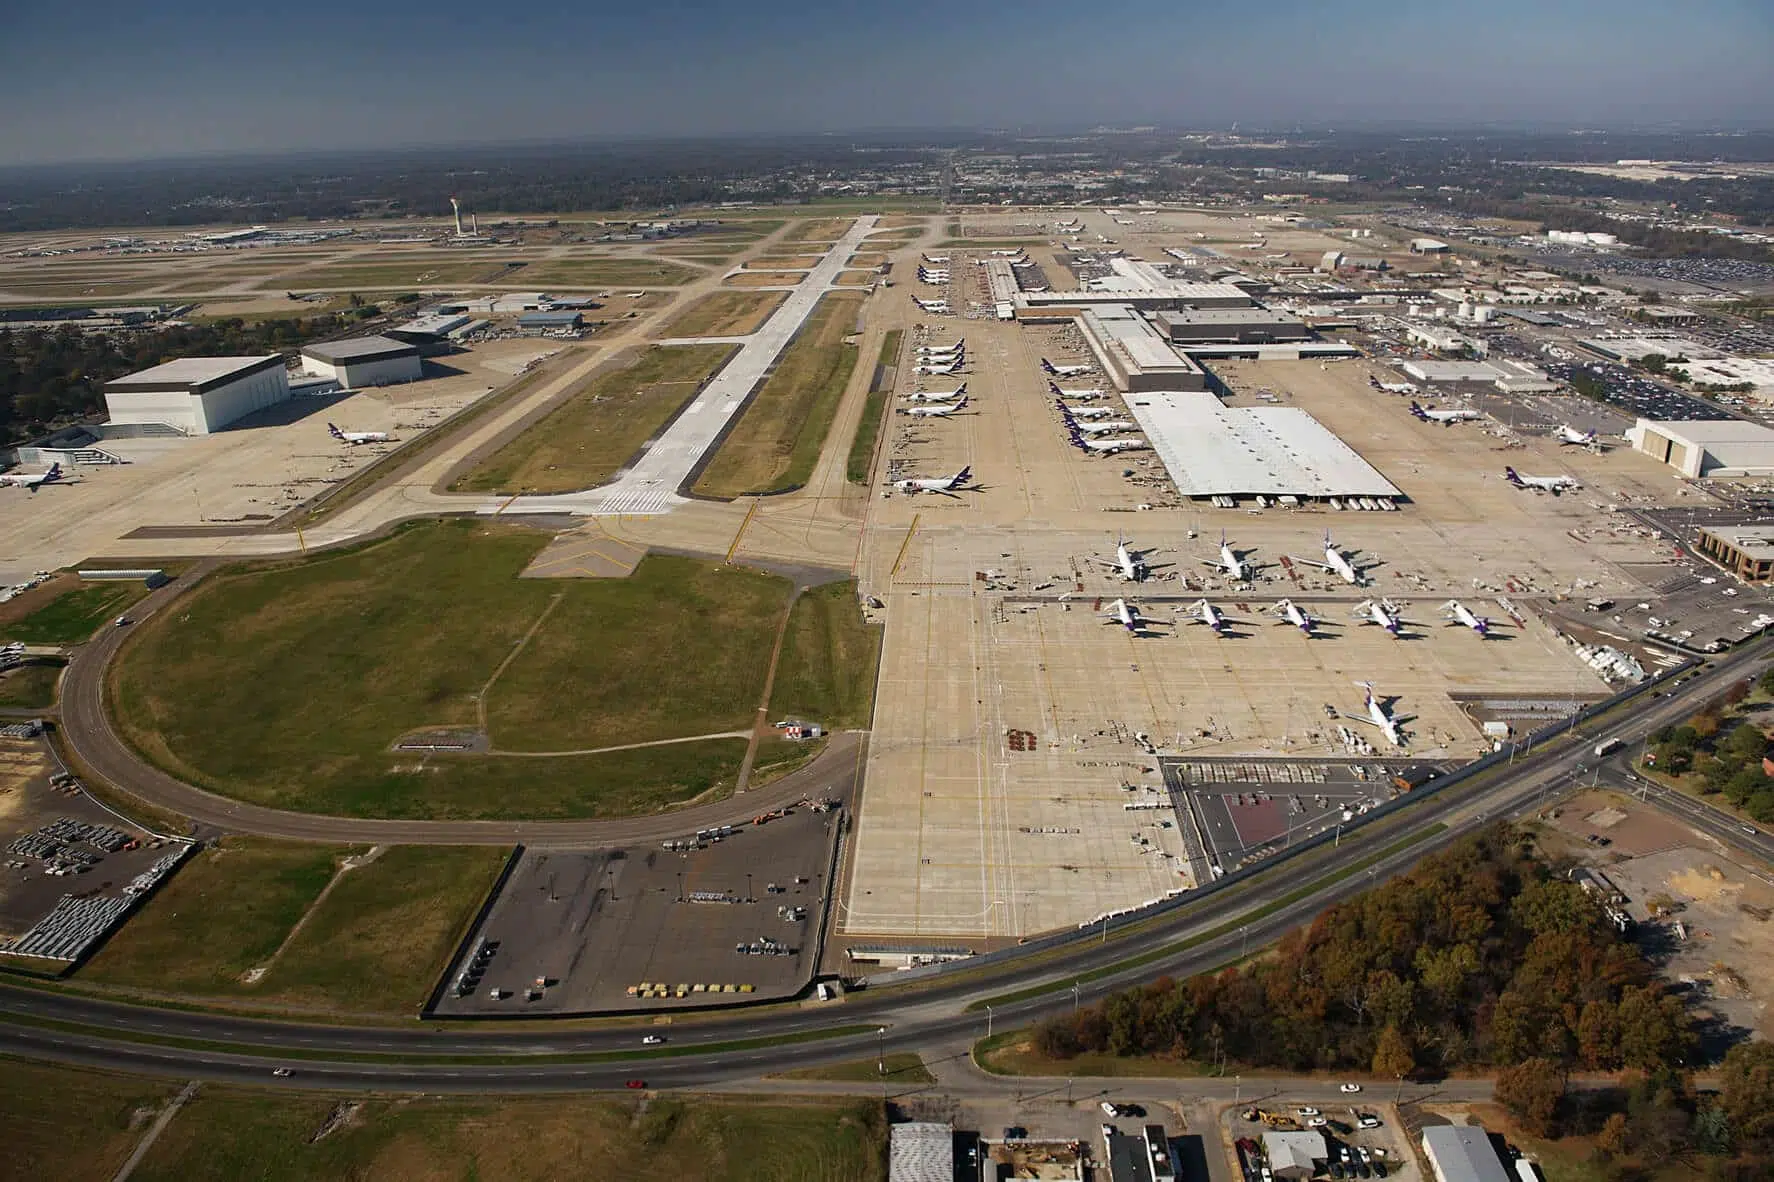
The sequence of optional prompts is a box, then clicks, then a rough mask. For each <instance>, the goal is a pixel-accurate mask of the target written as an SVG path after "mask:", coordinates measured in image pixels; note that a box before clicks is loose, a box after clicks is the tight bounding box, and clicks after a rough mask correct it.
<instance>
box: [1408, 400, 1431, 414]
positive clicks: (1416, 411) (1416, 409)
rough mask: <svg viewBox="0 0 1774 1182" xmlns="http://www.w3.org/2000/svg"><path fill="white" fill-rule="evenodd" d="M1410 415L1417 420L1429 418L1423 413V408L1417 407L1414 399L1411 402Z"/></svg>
mask: <svg viewBox="0 0 1774 1182" xmlns="http://www.w3.org/2000/svg"><path fill="white" fill-rule="evenodd" d="M1411 413H1412V414H1414V415H1416V416H1417V417H1418V418H1419V419H1426V418H1428V417H1429V416H1428V415H1426V414H1424V413H1423V408H1422V407H1421V406H1419V405H1417V402H1416V400H1415V399H1412V400H1411Z"/></svg>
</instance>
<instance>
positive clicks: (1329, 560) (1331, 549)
mask: <svg viewBox="0 0 1774 1182" xmlns="http://www.w3.org/2000/svg"><path fill="white" fill-rule="evenodd" d="M1289 557H1290V558H1293V560H1294V561H1295V562H1299V563H1303V564H1305V565H1306V566H1315V567H1317V568H1318V569H1319V570H1327V571H1330V572H1331V573H1332V574H1334V575H1336V576H1337V577H1338V578H1339V579H1342V580H1343V581H1344V582H1345V583H1348V584H1349V585H1350V586H1351V587H1359V586H1361V584H1362V578H1361V572H1360V571H1359V570H1357V569H1356V568H1355V564H1354V563H1352V562H1350V561H1349V560H1348V559H1347V558H1345V557H1344V556H1343V552H1342V551H1341V550H1338V549H1337V548H1336V546H1335V545H1334V544H1333V543H1332V542H1331V535H1330V530H1328V529H1327V530H1325V531H1324V561H1323V562H1315V561H1313V560H1312V559H1310V558H1297V557H1294V556H1292V555H1289Z"/></svg>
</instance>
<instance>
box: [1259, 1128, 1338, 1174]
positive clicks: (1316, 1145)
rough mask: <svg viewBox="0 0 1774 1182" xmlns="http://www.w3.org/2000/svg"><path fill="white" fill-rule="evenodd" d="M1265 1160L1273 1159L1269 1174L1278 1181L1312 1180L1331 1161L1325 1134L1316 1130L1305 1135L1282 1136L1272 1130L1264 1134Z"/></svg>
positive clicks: (1289, 1134)
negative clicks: (1279, 1179) (1280, 1179)
mask: <svg viewBox="0 0 1774 1182" xmlns="http://www.w3.org/2000/svg"><path fill="white" fill-rule="evenodd" d="M1263 1156H1264V1157H1266V1158H1268V1159H1269V1172H1270V1173H1272V1174H1274V1175H1275V1176H1276V1177H1277V1178H1286V1179H1299V1180H1303V1179H1306V1178H1310V1177H1311V1176H1312V1175H1313V1174H1316V1173H1317V1172H1318V1167H1319V1166H1320V1165H1322V1164H1324V1163H1325V1162H1327V1161H1329V1160H1330V1150H1329V1148H1327V1147H1326V1145H1325V1143H1324V1134H1323V1133H1320V1132H1318V1131H1317V1130H1316V1129H1307V1130H1306V1131H1304V1132H1282V1131H1278V1130H1275V1129H1269V1130H1267V1131H1266V1132H1264V1134H1263Z"/></svg>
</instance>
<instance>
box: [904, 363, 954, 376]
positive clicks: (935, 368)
mask: <svg viewBox="0 0 1774 1182" xmlns="http://www.w3.org/2000/svg"><path fill="white" fill-rule="evenodd" d="M960 369H961V362H960V361H959V360H956V361H950V362H946V363H941V364H937V365H914V366H912V372H913V373H915V374H926V375H939V374H940V375H945V376H946V375H949V374H953V373H957V372H959V371H960Z"/></svg>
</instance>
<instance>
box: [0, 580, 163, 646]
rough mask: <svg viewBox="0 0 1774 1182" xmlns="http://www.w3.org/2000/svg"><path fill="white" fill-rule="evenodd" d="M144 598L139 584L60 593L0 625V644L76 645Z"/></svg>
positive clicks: (90, 586) (108, 584) (92, 585)
mask: <svg viewBox="0 0 1774 1182" xmlns="http://www.w3.org/2000/svg"><path fill="white" fill-rule="evenodd" d="M147 594H148V587H147V584H145V583H143V582H141V581H140V580H130V581H128V582H116V583H112V582H102V583H87V584H84V585H82V586H79V587H76V588H74V589H73V590H71V591H64V592H63V593H62V594H60V595H58V596H57V597H56V598H54V599H53V600H51V601H50V602H48V603H46V604H44V605H43V606H42V607H40V608H38V609H37V610H36V611H34V612H32V613H31V614H30V615H28V616H25V617H24V618H23V619H19V620H13V621H12V622H11V623H7V624H0V640H22V641H24V642H25V643H26V644H79V643H80V642H81V641H83V640H85V639H86V638H87V637H89V636H91V635H92V634H93V632H94V631H95V630H96V629H97V628H98V627H99V626H100V625H101V624H105V623H107V622H108V621H110V620H112V619H114V618H115V617H116V616H117V615H118V614H119V613H121V612H123V611H125V610H126V609H128V607H129V606H130V605H131V604H133V603H135V602H136V601H138V600H140V599H141V598H142V597H143V596H145V595H147Z"/></svg>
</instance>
